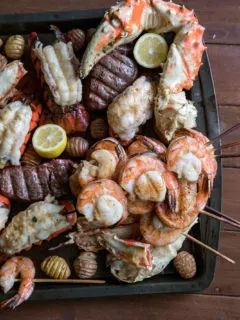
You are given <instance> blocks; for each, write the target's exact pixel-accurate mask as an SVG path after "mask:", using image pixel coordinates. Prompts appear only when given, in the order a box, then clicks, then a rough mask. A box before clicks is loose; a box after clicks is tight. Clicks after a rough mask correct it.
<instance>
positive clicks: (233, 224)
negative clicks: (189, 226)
mask: <svg viewBox="0 0 240 320" xmlns="http://www.w3.org/2000/svg"><path fill="white" fill-rule="evenodd" d="M200 213H202V214H205V215H206V216H209V217H212V218H214V219H217V220H219V221H222V222H225V223H228V224H230V225H231V226H234V227H236V228H240V224H238V223H235V222H232V221H229V220H228V219H226V218H222V217H218V216H216V215H215V214H213V213H210V212H208V211H205V210H200Z"/></svg>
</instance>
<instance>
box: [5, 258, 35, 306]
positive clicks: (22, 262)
mask: <svg viewBox="0 0 240 320" xmlns="http://www.w3.org/2000/svg"><path fill="white" fill-rule="evenodd" d="M18 274H20V277H21V279H22V281H21V284H20V287H19V290H18V293H17V294H16V295H14V296H13V297H12V298H10V299H8V300H5V301H2V302H1V303H0V309H3V308H10V309H15V308H16V307H17V306H19V305H20V304H21V303H23V302H24V301H26V300H27V299H28V298H29V297H30V296H31V294H32V293H33V290H34V282H33V280H34V277H35V267H34V264H33V262H32V260H30V259H29V258H26V257H21V256H18V257H12V258H10V259H9V260H7V261H6V262H5V263H4V265H3V266H2V267H1V269H0V286H1V287H2V289H3V292H4V293H7V292H8V291H9V290H10V289H11V288H12V287H13V285H14V280H15V278H16V277H17V275H18Z"/></svg>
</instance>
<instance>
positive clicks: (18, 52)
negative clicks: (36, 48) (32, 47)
mask: <svg viewBox="0 0 240 320" xmlns="http://www.w3.org/2000/svg"><path fill="white" fill-rule="evenodd" d="M24 46H25V41H24V38H23V36H21V35H18V34H17V35H14V36H10V37H9V38H8V39H7V41H6V43H5V47H4V49H5V53H6V55H7V57H8V58H10V59H15V60H17V59H20V58H21V57H22V55H23V53H24Z"/></svg>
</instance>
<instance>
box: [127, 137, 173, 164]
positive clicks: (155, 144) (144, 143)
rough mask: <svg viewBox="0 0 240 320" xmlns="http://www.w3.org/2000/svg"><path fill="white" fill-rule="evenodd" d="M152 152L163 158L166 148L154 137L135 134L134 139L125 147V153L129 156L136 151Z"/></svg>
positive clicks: (136, 152)
mask: <svg viewBox="0 0 240 320" xmlns="http://www.w3.org/2000/svg"><path fill="white" fill-rule="evenodd" d="M144 152H154V153H156V154H157V155H158V156H159V157H160V159H161V160H165V157H166V152H167V148H166V147H165V145H164V144H163V143H162V142H160V141H158V140H157V139H154V138H149V137H145V136H140V135H139V136H136V139H135V141H134V142H133V143H131V144H130V146H129V147H128V148H127V155H128V156H131V155H134V154H138V153H144Z"/></svg>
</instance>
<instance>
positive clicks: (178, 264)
mask: <svg viewBox="0 0 240 320" xmlns="http://www.w3.org/2000/svg"><path fill="white" fill-rule="evenodd" d="M173 264H174V266H175V268H176V270H177V272H178V273H179V275H180V276H181V277H182V278H184V279H191V278H193V277H194V276H195V274H196V272H197V266H196V261H195V258H194V256H193V255H191V254H190V253H189V252H187V251H181V252H179V253H178V255H177V256H176V258H175V259H174V260H173Z"/></svg>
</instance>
